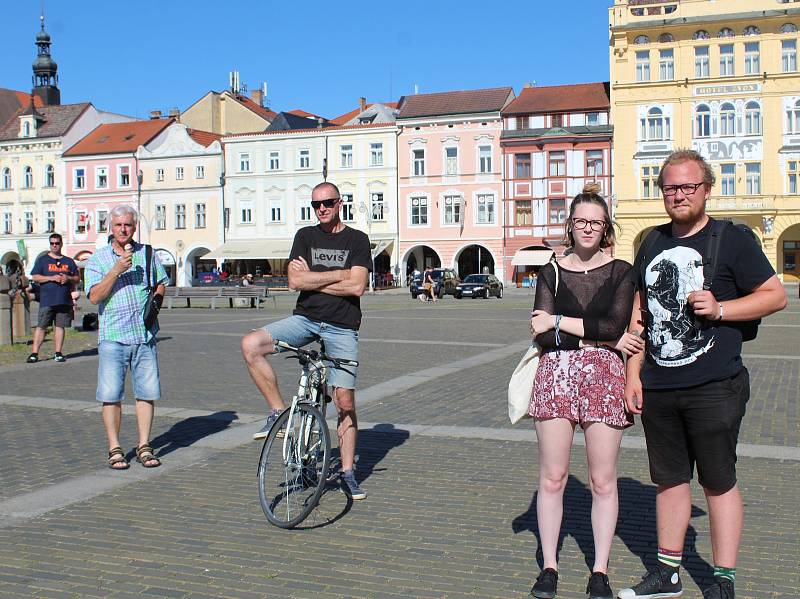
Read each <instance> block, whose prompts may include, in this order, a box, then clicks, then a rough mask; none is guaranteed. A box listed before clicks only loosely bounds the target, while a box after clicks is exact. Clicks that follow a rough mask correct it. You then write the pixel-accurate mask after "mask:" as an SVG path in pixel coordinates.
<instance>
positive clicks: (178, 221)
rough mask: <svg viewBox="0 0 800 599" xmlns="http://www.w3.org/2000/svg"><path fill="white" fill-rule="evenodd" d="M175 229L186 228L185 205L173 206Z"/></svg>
mask: <svg viewBox="0 0 800 599" xmlns="http://www.w3.org/2000/svg"><path fill="white" fill-rule="evenodd" d="M175 228H176V229H185V228H186V204H175Z"/></svg>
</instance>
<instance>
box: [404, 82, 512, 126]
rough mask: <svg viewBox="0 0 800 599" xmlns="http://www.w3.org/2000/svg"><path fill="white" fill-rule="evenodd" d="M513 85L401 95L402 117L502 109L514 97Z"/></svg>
mask: <svg viewBox="0 0 800 599" xmlns="http://www.w3.org/2000/svg"><path fill="white" fill-rule="evenodd" d="M513 95H514V90H513V89H512V88H510V87H493V88H488V89H470V90H463V91H454V92H442V93H437V94H415V95H413V96H403V97H402V98H400V102H399V106H400V114H399V115H398V117H397V118H398V119H409V118H416V117H426V116H447V115H451V114H473V113H480V112H496V111H500V110H501V109H502V108H503V107H504V106H505V105H506V103H507V102H508V99H509V98H510V97H513Z"/></svg>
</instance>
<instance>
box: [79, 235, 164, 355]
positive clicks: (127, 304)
mask: <svg viewBox="0 0 800 599" xmlns="http://www.w3.org/2000/svg"><path fill="white" fill-rule="evenodd" d="M131 243H132V244H133V248H134V249H133V259H132V262H131V267H130V268H129V269H128V270H127V271H125V272H124V273H122V275H120V276H119V277H117V280H116V281H115V282H114V286H113V287H112V288H111V293H110V294H109V295H108V297H107V298H106V299H105V300H103V301H102V302H100V305H99V312H100V330H99V331H98V336H97V340H98V341H116V342H118V343H124V344H126V345H133V344H136V343H146V342H148V341H150V340H151V339H153V338H154V337H155V334H156V333H157V332H158V323H156V325H155V326H154V327H153V330H149V331H148V330H147V329H145V327H144V319H143V316H142V315H143V313H144V306H145V303H146V302H147V294H148V292H147V281H146V280H145V279H146V272H147V271H146V268H145V262H146V259H145V246H144V245H142V244H141V243H136V242H135V241H134V242H131ZM117 260H119V256H118V255H117V254H116V253H115V252H114V248H113V246H112V245H111V244H110V243H109V244H108V245H107V246H105V247H102V248H100V249H99V250H97V251H96V252H95V253H94V254H92V257H91V258H89V262H88V264H87V265H86V271H85V273H84V279H85V288H86V293H87V295H88V294H89V292H90V291H91V289H92V287H94V286H95V285H97V284H98V283H99V282H100V281H102V280H103V277H105V276H106V275H107V274H108V272H109V271H110V270H111V269H112V267H113V266H114V264H116V262H117ZM150 278H151V279H155V281H156V284H159V283H166V282H167V280H168V277H167V272H166V271H165V270H164V267H163V266H162V265H161V261H160V260H159V259H158V256H157V255H156V254H155V252H153V265H152V266H151V269H150Z"/></svg>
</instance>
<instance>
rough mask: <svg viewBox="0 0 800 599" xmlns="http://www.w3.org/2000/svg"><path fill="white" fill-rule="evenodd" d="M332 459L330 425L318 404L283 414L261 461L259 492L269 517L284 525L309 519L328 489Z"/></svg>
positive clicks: (271, 431) (268, 441) (306, 405)
mask: <svg viewBox="0 0 800 599" xmlns="http://www.w3.org/2000/svg"><path fill="white" fill-rule="evenodd" d="M279 432H280V433H282V434H281V436H278V434H279ZM330 461H331V439H330V434H329V432H328V425H327V423H326V422H325V418H324V417H323V416H322V414H321V413H320V411H319V410H318V409H317V408H316V407H315V406H312V405H309V404H304V403H298V404H297V407H296V409H295V410H294V412H293V413H291V414H290V410H287V411H286V412H284V413H283V414H281V416H280V417H279V418H278V420H277V421H276V422H275V424H274V425H273V427H272V429H270V431H269V434H268V435H267V440H266V441H265V442H264V448H263V449H262V450H261V459H260V460H259V463H258V495H259V499H260V500H261V508H262V509H263V510H264V515H265V516H266V517H267V520H269V521H270V522H271V523H272V524H274V525H275V526H278V527H280V528H292V527H294V526H297V525H298V524H300V523H301V522H302V521H303V520H305V519H306V517H308V515H309V514H310V513H311V511H312V510H313V509H314V508H315V507H316V506H317V503H318V502H319V498H320V496H321V495H322V492H323V491H324V490H325V483H326V481H327V479H328V469H329V467H330Z"/></svg>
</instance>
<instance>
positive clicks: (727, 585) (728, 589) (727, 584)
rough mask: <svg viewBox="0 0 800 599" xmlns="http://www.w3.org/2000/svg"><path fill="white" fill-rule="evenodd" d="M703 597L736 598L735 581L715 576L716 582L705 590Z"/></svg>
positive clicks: (707, 598) (708, 598)
mask: <svg viewBox="0 0 800 599" xmlns="http://www.w3.org/2000/svg"><path fill="white" fill-rule="evenodd" d="M703 599H736V593H735V592H734V590H733V581H732V580H729V579H727V578H722V577H721V576H715V577H714V584H713V585H711V586H710V587H708V588H707V589H706V590H705V591H703Z"/></svg>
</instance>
